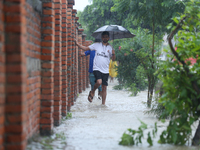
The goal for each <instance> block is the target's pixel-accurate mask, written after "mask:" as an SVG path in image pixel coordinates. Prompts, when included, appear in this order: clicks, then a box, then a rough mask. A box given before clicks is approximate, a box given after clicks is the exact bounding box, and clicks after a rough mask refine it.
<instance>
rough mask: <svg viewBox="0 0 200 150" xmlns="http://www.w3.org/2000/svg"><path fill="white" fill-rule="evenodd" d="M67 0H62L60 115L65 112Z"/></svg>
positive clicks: (66, 99)
mask: <svg viewBox="0 0 200 150" xmlns="http://www.w3.org/2000/svg"><path fill="white" fill-rule="evenodd" d="M67 86H68V82H67V0H62V116H66V114H67V104H68V103H67V101H68V91H67Z"/></svg>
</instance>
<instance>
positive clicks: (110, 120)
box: [27, 80, 200, 150]
mask: <svg viewBox="0 0 200 150" xmlns="http://www.w3.org/2000/svg"><path fill="white" fill-rule="evenodd" d="M114 85H117V81H116V80H115V81H114V83H109V86H108V89H107V100H106V106H103V105H101V101H100V100H98V99H97V98H95V97H94V99H93V102H92V103H89V102H88V100H87V97H88V93H89V91H90V88H88V89H86V91H84V92H83V93H81V94H80V95H79V97H78V99H77V100H76V102H75V105H74V106H72V108H71V112H70V113H71V114H72V118H71V119H67V120H64V121H63V122H62V124H61V125H60V126H58V127H54V129H53V131H54V134H53V135H52V136H50V137H41V136H39V137H36V138H35V140H32V142H31V143H29V144H28V146H27V150H60V149H64V150H132V149H134V150H200V147H191V146H190V144H191V143H189V146H174V145H168V144H163V145H161V144H158V143H157V141H158V139H159V135H160V133H161V132H162V131H163V130H164V129H166V126H167V124H168V121H166V122H165V123H161V122H158V120H157V119H156V117H155V116H153V115H151V114H150V115H148V114H144V112H145V111H147V110H148V109H147V107H146V105H145V103H146V99H147V91H142V92H140V93H139V94H138V95H137V96H136V97H130V96H129V95H130V93H128V91H126V90H120V91H118V90H113V86H114ZM96 92H97V91H96ZM96 95H97V93H96ZM139 120H141V121H143V122H144V123H146V124H147V125H148V130H147V131H145V132H144V135H145V137H144V139H143V140H142V144H140V145H139V146H121V145H119V144H118V143H119V141H120V139H121V137H122V135H123V133H124V132H125V131H127V129H128V128H131V129H134V130H137V129H138V127H139V126H140V125H141V123H140V121H139ZM156 121H157V126H158V133H157V137H156V138H155V139H154V142H153V146H152V147H149V144H148V143H147V141H146V139H147V133H148V132H149V131H152V129H153V127H154V124H155V122H156ZM196 127H197V124H194V126H193V133H192V134H193V135H194V132H195V130H196ZM193 135H192V136H193Z"/></svg>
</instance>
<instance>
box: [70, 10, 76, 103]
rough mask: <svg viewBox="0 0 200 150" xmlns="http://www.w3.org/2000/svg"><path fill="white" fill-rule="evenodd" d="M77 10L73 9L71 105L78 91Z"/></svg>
mask: <svg viewBox="0 0 200 150" xmlns="http://www.w3.org/2000/svg"><path fill="white" fill-rule="evenodd" d="M76 13H77V11H76V10H74V9H73V10H72V83H71V89H72V91H71V95H72V98H71V105H72V106H73V105H74V101H75V99H76V96H77V93H76V89H75V87H76V82H75V81H76V78H77V77H76V62H75V61H76V57H75V56H76V45H75V42H74V40H75V35H76V33H75V32H76V24H75V18H76Z"/></svg>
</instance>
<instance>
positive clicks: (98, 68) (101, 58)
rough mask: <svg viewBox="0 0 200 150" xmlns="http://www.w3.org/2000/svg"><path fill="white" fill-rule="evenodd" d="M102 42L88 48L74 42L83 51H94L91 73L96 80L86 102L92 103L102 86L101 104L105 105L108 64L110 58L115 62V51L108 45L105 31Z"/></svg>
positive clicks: (107, 35)
mask: <svg viewBox="0 0 200 150" xmlns="http://www.w3.org/2000/svg"><path fill="white" fill-rule="evenodd" d="M101 39H102V42H100V43H94V44H92V45H90V46H88V47H86V46H83V45H80V44H78V42H77V41H75V43H76V45H77V46H78V47H79V48H81V49H83V50H84V51H87V50H95V51H96V53H95V57H94V62H93V73H94V76H95V79H96V83H95V85H94V88H93V90H91V91H90V93H89V96H88V100H89V102H92V100H93V97H94V93H95V90H96V89H97V88H98V87H99V86H100V85H101V84H102V104H103V105H105V102H106V95H107V86H108V76H109V63H110V58H112V60H113V61H114V60H115V51H114V49H113V48H112V46H111V45H110V44H109V43H108V41H109V32H107V31H105V32H103V33H102V35H101Z"/></svg>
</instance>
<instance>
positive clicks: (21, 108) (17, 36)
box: [1, 0, 28, 150]
mask: <svg viewBox="0 0 200 150" xmlns="http://www.w3.org/2000/svg"><path fill="white" fill-rule="evenodd" d="M25 15H26V10H25V1H22V0H21V1H19V0H18V1H11V0H4V17H5V53H6V91H2V92H3V93H4V92H5V93H6V104H5V105H6V106H5V113H6V114H5V133H6V134H5V149H9V150H10V149H17V150H24V149H25V148H26V144H27V142H26V137H27V130H26V129H27V128H26V123H27V119H28V118H27V117H28V116H27V107H26V105H27V104H26V75H27V74H26V59H25V52H26V16H25ZM1 111H2V110H1Z"/></svg>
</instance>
